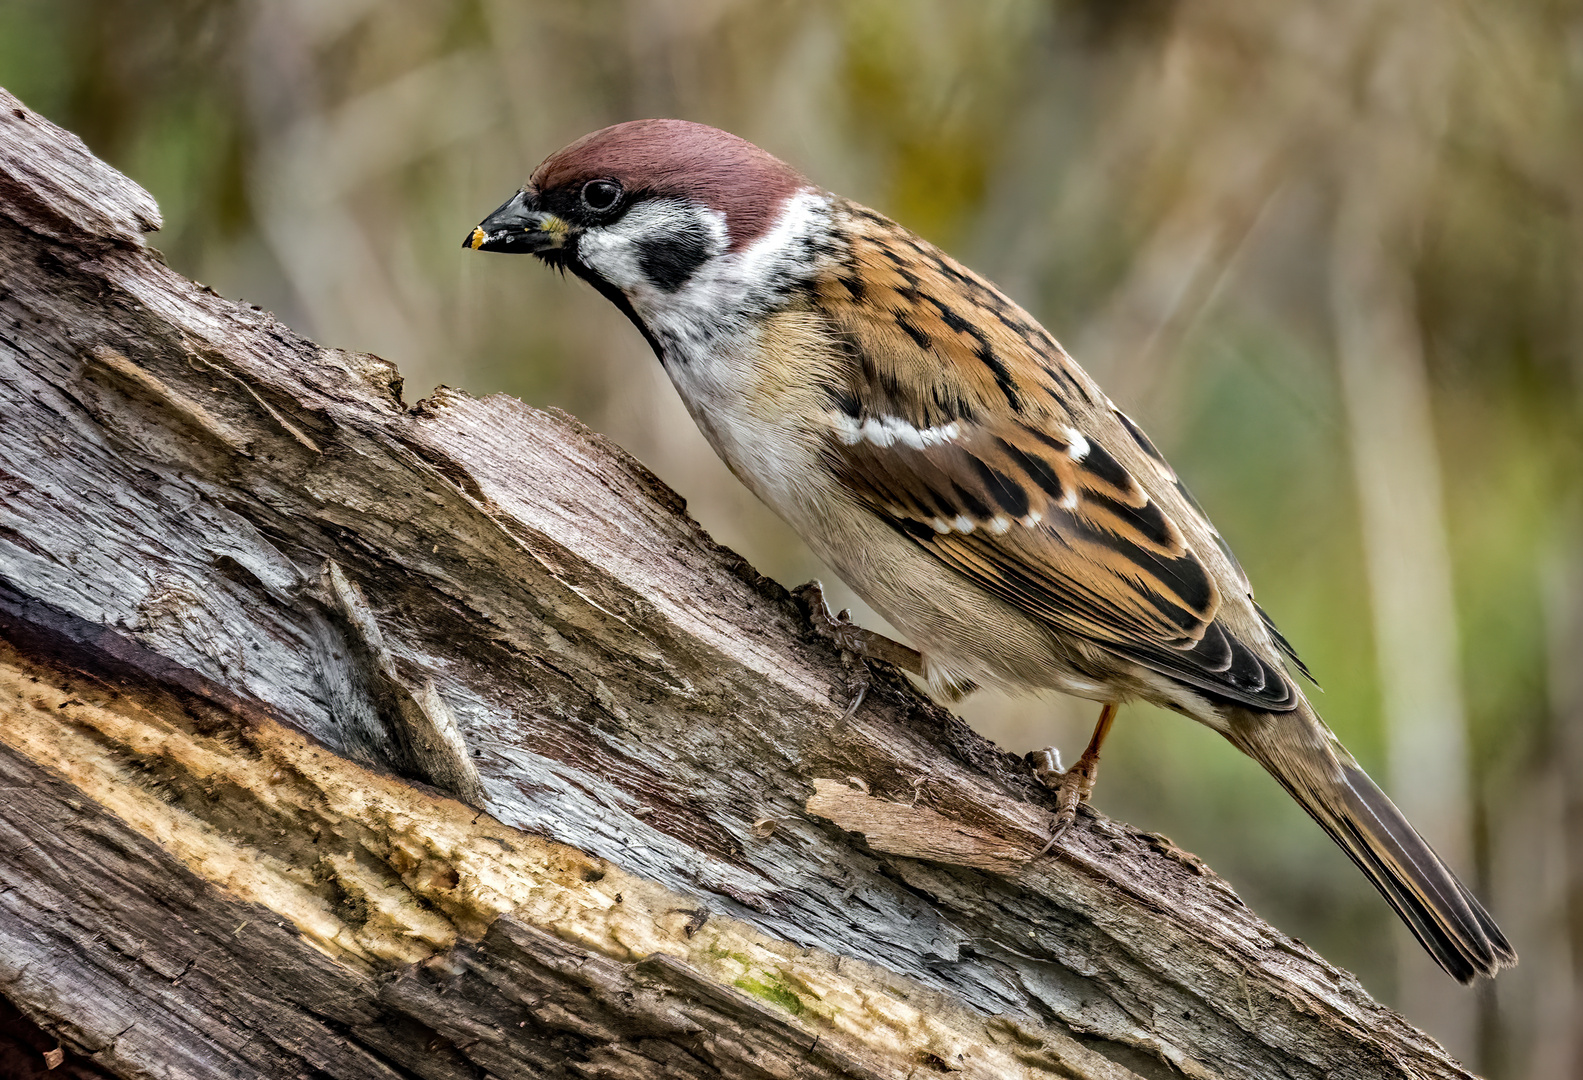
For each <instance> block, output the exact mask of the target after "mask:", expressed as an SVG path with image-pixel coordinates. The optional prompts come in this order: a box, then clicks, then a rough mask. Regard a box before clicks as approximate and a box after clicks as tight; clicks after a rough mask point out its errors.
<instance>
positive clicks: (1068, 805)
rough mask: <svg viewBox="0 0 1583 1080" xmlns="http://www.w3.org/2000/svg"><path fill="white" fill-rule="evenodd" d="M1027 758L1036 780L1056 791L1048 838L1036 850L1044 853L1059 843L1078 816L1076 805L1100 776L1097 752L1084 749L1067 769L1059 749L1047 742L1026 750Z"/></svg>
mask: <svg viewBox="0 0 1583 1080" xmlns="http://www.w3.org/2000/svg"><path fill="white" fill-rule="evenodd" d="M1027 760H1028V762H1029V763H1030V764H1031V765H1032V766H1033V775H1034V776H1036V777H1038V778H1039V782H1040V783H1041V784H1043V785H1044V786H1045V787H1047V788H1050V789H1051V790H1052V791H1054V792H1055V806H1056V810H1055V825H1054V827H1052V828H1051V830H1050V840H1049V842H1048V843H1046V844H1045V845H1044V850H1042V851H1040V852H1039V854H1040V855H1045V854H1048V853H1049V851H1050V849H1051V848H1053V847H1055V845H1056V844H1058V843H1060V841H1061V837H1063V836H1065V835H1066V831H1067V830H1068V829H1070V828H1071V827H1072V823H1073V822H1075V821H1076V820H1077V808H1078V805H1079V804H1081V803H1084V802H1087V801H1088V796H1089V795H1090V794H1091V793H1092V792H1093V790H1094V781H1095V780H1096V779H1098V777H1099V755H1098V754H1094V755H1092V756H1090V755H1089V754H1086V753H1085V754H1084V755H1083V756H1082V757H1080V758H1078V759H1077V762H1076V763H1075V764H1074V765H1073V766H1072V767H1071V768H1070V769H1062V768H1061V751H1059V750H1057V749H1056V748H1055V747H1053V746H1047V747H1045V748H1044V749H1043V750H1035V751H1034V752H1033V753H1031V754H1029V755H1028V758H1027Z"/></svg>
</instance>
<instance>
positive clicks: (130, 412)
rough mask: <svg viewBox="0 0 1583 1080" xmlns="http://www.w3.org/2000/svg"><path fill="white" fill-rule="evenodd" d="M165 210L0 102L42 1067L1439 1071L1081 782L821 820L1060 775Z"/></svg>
mask: <svg viewBox="0 0 1583 1080" xmlns="http://www.w3.org/2000/svg"><path fill="white" fill-rule="evenodd" d="M156 222H157V211H156V210H154V209H153V204H152V200H150V199H149V198H148V196H147V194H146V193H144V192H142V191H141V190H140V189H138V188H137V187H136V185H134V184H132V183H131V182H130V181H128V180H126V179H125V178H123V177H120V176H119V175H118V174H115V173H114V172H113V170H110V169H109V168H108V167H107V166H105V165H103V164H102V163H100V162H97V161H95V160H94V159H93V158H92V157H91V156H89V155H88V153H87V151H86V150H85V149H84V148H83V147H82V145H81V143H80V142H77V141H76V140H75V139H73V138H71V137H70V136H68V135H66V134H65V133H63V132H60V131H59V130H58V129H55V128H53V127H52V126H50V125H48V124H47V122H46V121H43V120H42V119H40V118H38V117H36V116H34V115H33V114H31V113H28V112H27V111H26V109H25V108H24V107H23V106H21V104H20V103H18V102H16V100H15V99H14V98H11V97H9V96H6V95H4V94H3V92H0V637H3V638H4V640H5V642H6V643H7V644H6V649H5V653H4V658H3V659H4V665H3V667H4V671H5V673H6V674H5V681H4V687H5V690H4V692H3V693H0V785H3V786H4V788H5V793H6V796H5V797H4V798H0V830H3V834H4V839H3V841H0V993H3V994H4V996H5V997H6V998H8V999H9V1000H10V1001H11V1002H12V1003H13V1004H15V1005H16V1006H17V1008H19V1009H20V1010H21V1011H22V1013H23V1014H25V1016H26V1017H27V1018H28V1019H29V1020H30V1021H31V1022H33V1023H34V1024H36V1025H38V1026H39V1028H40V1029H42V1030H44V1031H47V1032H49V1033H50V1034H52V1035H54V1036H57V1037H59V1038H60V1039H62V1040H63V1042H64V1044H65V1046H66V1052H67V1054H68V1058H69V1059H75V1058H84V1059H89V1060H91V1061H92V1062H93V1063H94V1064H96V1065H98V1066H100V1067H102V1068H104V1069H106V1070H108V1071H109V1072H110V1073H112V1074H114V1075H117V1076H145V1075H163V1076H193V1077H198V1076H216V1077H218V1076H227V1077H230V1076H249V1075H257V1076H293V1075H308V1074H312V1075H317V1076H333V1077H342V1076H345V1077H353V1076H382V1077H384V1076H390V1077H395V1076H401V1077H407V1076H424V1077H431V1076H432V1077H445V1078H452V1077H456V1078H460V1077H480V1076H488V1075H493V1076H500V1077H505V1076H608V1077H625V1076H634V1077H636V1076H743V1077H748V1076H753V1077H758V1076H794V1075H795V1076H807V1077H816V1076H885V1077H906V1076H926V1075H931V1074H939V1073H946V1074H950V1075H962V1076H1018V1075H1023V1076H1078V1077H1105V1078H1115V1077H1127V1076H1135V1075H1136V1076H1145V1077H1167V1076H1179V1075H1185V1076H1195V1077H1219V1076H1227V1077H1229V1076H1277V1075H1279V1076H1291V1077H1314V1078H1318V1077H1326V1076H1336V1077H1396V1076H1411V1077H1454V1076H1464V1075H1466V1074H1465V1073H1464V1072H1462V1071H1461V1070H1460V1069H1459V1068H1458V1067H1457V1066H1456V1064H1455V1063H1454V1062H1452V1061H1451V1060H1450V1059H1449V1058H1447V1057H1446V1056H1445V1054H1444V1053H1443V1052H1442V1051H1441V1050H1440V1049H1439V1048H1438V1047H1437V1046H1436V1045H1435V1044H1434V1043H1433V1042H1432V1041H1431V1040H1429V1039H1428V1038H1427V1037H1426V1036H1424V1035H1423V1034H1421V1033H1419V1032H1417V1031H1416V1030H1414V1029H1413V1028H1411V1027H1410V1026H1409V1025H1408V1024H1407V1023H1405V1022H1404V1021H1403V1020H1401V1019H1400V1018H1399V1017H1397V1016H1396V1015H1395V1014H1393V1013H1391V1012H1390V1011H1389V1010H1387V1009H1385V1008H1384V1007H1382V1006H1380V1005H1379V1004H1377V1003H1375V1002H1374V1001H1372V1000H1371V999H1370V998H1369V997H1368V996H1367V994H1365V993H1364V992H1363V990H1362V989H1361V987H1359V985H1358V984H1357V982H1356V980H1354V979H1353V978H1352V977H1351V976H1350V975H1348V974H1346V973H1345V972H1342V971H1339V970H1337V969H1336V968H1334V967H1332V966H1331V965H1328V964H1326V963H1325V962H1324V961H1323V960H1322V959H1321V958H1320V957H1318V956H1316V955H1315V954H1314V953H1313V952H1311V951H1310V950H1308V949H1307V948H1305V947H1304V946H1302V945H1301V944H1299V943H1297V942H1295V941H1292V940H1291V939H1289V938H1286V937H1284V936H1283V935H1281V934H1280V933H1279V932H1278V931H1276V930H1275V929H1273V928H1271V927H1270V926H1268V925H1267V924H1265V923H1263V922H1262V921H1260V920H1259V919H1258V918H1257V916H1256V915H1254V914H1253V913H1252V912H1251V911H1249V910H1248V909H1247V908H1246V907H1245V906H1244V905H1243V904H1242V903H1241V902H1240V901H1239V900H1238V899H1237V897H1236V896H1235V895H1234V894H1233V893H1232V891H1231V890H1230V888H1228V887H1227V886H1226V885H1225V884H1224V883H1223V882H1221V881H1220V880H1219V879H1218V878H1216V877H1215V876H1214V875H1213V874H1212V873H1210V872H1208V871H1207V870H1205V869H1204V868H1203V867H1202V866H1201V865H1200V864H1198V863H1197V862H1196V860H1193V859H1191V858H1190V857H1187V856H1184V855H1182V854H1181V853H1179V852H1177V851H1176V850H1175V848H1174V847H1172V846H1171V845H1170V844H1169V842H1167V841H1163V840H1161V839H1160V838H1157V837H1151V836H1148V835H1146V834H1142V833H1139V832H1137V831H1135V830H1133V829H1130V828H1128V827H1127V826H1125V825H1122V824H1119V823H1116V822H1111V821H1108V820H1105V819H1103V818H1101V817H1098V816H1097V815H1094V814H1092V813H1090V812H1087V811H1085V812H1084V814H1083V815H1082V816H1080V818H1079V820H1078V824H1077V826H1076V827H1075V828H1074V829H1073V830H1072V832H1071V833H1070V834H1069V836H1068V837H1067V838H1066V839H1064V840H1063V842H1062V845H1061V846H1060V847H1059V848H1057V849H1056V850H1055V851H1054V852H1052V853H1051V854H1050V855H1049V856H1046V857H1042V858H1031V859H1029V860H1027V861H1026V863H1025V866H1024V868H1023V869H1022V870H1021V872H1020V873H1019V874H1017V875H1016V876H1015V877H1012V876H1009V874H1000V873H992V872H988V871H985V870H982V869H973V868H971V867H967V866H960V865H950V864H948V863H946V862H941V861H937V860H930V859H923V858H914V857H907V856H904V855H899V854H896V853H894V852H887V851H885V850H883V847H882V845H874V844H870V843H868V842H865V841H864V840H863V839H862V838H861V837H860V836H858V835H856V834H853V833H849V832H846V831H843V830H842V829H840V828H837V827H836V826H835V825H833V824H831V823H830V822H829V821H826V820H822V819H819V818H816V817H813V816H811V815H810V814H808V813H807V812H806V810H805V803H806V802H807V800H808V799H809V797H810V796H811V795H813V794H814V784H813V781H814V780H815V779H819V778H845V777H857V778H860V779H861V780H862V781H863V782H864V783H865V784H866V785H867V786H868V788H869V793H870V795H871V796H872V797H873V798H876V799H883V800H886V801H888V802H890V803H896V804H915V805H916V807H918V808H921V809H922V810H925V811H927V812H929V813H930V814H933V815H938V817H939V819H941V820H944V821H948V822H951V823H953V827H960V828H961V829H962V830H966V831H967V832H969V833H971V834H973V835H978V836H984V837H992V838H997V840H998V842H1000V843H1001V844H1003V845H1004V848H1005V849H1006V850H1008V851H1018V850H1022V851H1026V850H1029V849H1031V850H1033V851H1037V850H1038V849H1039V848H1041V847H1042V846H1043V842H1044V837H1045V835H1046V831H1047V829H1048V825H1049V822H1050V820H1051V817H1052V809H1053V807H1052V805H1051V802H1050V799H1049V796H1048V795H1047V794H1046V793H1045V792H1044V791H1042V790H1041V789H1040V788H1039V787H1038V786H1037V785H1036V784H1034V783H1033V782H1032V781H1031V778H1030V777H1029V776H1028V774H1027V772H1026V770H1025V769H1024V768H1023V766H1022V765H1021V763H1020V762H1019V761H1017V760H1016V759H1014V758H1011V757H1009V756H1008V755H1005V754H1003V753H1001V752H1000V751H999V750H998V749H997V748H996V747H994V746H993V745H991V744H989V743H987V742H986V741H985V740H983V739H981V738H980V737H978V736H977V735H975V734H974V733H973V732H972V731H971V730H969V729H968V728H967V727H966V725H965V724H963V723H962V722H961V721H960V720H958V719H957V718H955V717H953V716H951V715H950V714H949V713H947V712H946V711H944V710H943V709H941V708H939V707H938V706H936V705H934V704H932V703H930V702H929V701H927V700H926V699H925V698H923V697H921V696H920V695H919V694H918V693H917V692H916V691H915V690H914V689H913V687H912V686H911V684H910V683H908V682H907V681H906V680H905V679H903V678H902V677H900V676H898V675H896V674H895V673H894V672H891V671H889V670H888V669H885V668H883V667H879V668H876V670H875V675H874V685H873V687H872V689H871V690H870V691H869V693H868V696H867V698H866V700H865V702H864V704H863V707H862V708H861V709H860V710H859V711H858V712H857V714H856V715H855V716H853V717H852V718H850V719H844V718H843V716H842V710H843V708H844V707H845V704H846V701H847V696H848V691H847V679H848V674H849V673H848V671H847V669H846V668H845V667H844V666H843V663H842V660H841V657H840V656H839V655H837V654H836V653H835V652H834V651H833V649H832V647H831V646H830V645H829V644H828V643H826V642H825V641H823V640H821V639H820V638H818V637H817V635H815V634H814V633H813V632H812V631H811V629H810V627H809V624H808V623H807V621H806V619H805V617H804V615H803V613H802V611H801V610H800V609H799V607H798V606H797V605H796V604H795V603H794V602H793V601H792V600H791V598H790V597H789V596H788V594H787V593H786V592H785V590H784V589H782V588H781V587H780V586H779V585H777V584H776V583H774V582H770V581H768V580H766V579H764V578H762V577H760V576H759V575H758V574H757V573H756V572H755V571H754V570H753V569H752V568H751V567H750V566H748V565H747V564H746V563H745V562H744V561H743V560H742V559H741V558H739V557H738V556H736V555H735V554H733V553H732V552H729V551H726V550H724V549H721V548H720V547H718V546H717V545H715V544H714V543H713V542H712V541H711V540H710V539H709V537H708V536H706V535H705V534H704V533H703V532H702V530H700V529H699V528H698V526H697V525H696V523H694V522H693V521H692V520H691V519H690V518H688V517H687V516H686V513H685V507H684V506H683V505H682V503H681V501H680V499H678V498H677V496H676V495H675V494H674V493H672V492H671V491H670V490H669V489H667V488H666V487H665V486H664V485H663V484H662V483H661V482H660V481H659V480H657V479H656V478H655V477H653V476H652V475H650V474H649V473H648V472H647V471H646V470H645V469H643V468H642V466H641V465H639V464H638V463H637V462H635V461H634V460H632V459H631V458H630V457H629V456H628V455H626V454H625V453H623V452H622V451H621V450H620V449H619V448H617V447H615V446H612V445H611V444H610V443H609V442H607V441H606V440H604V439H603V438H601V437H600V436H599V435H597V434H596V433H594V432H591V431H589V430H588V429H587V428H585V427H583V426H582V425H580V424H578V423H577V422H576V421H575V420H573V419H572V418H570V417H567V416H565V415H562V414H558V413H554V412H544V411H539V410H535V409H531V408H529V407H527V406H525V405H523V404H522V403H520V402H518V401H515V400H512V399H509V398H505V397H499V396H497V397H490V398H486V399H482V400H478V399H474V398H471V397H468V396H466V395H464V394H461V393H458V392H455V391H442V392H440V393H438V394H436V395H435V396H434V397H431V398H428V399H426V400H424V401H421V402H417V403H413V404H408V403H406V402H405V401H404V400H403V398H402V396H401V381H400V377H399V375H398V374H397V372H396V371H395V369H394V368H393V367H392V366H391V365H389V364H388V363H386V362H385V361H383V360H380V359H379V358H378V357H373V356H367V355H362V354H355V353H348V352H342V351H338V350H333V349H324V348H320V347H319V346H317V345H315V344H313V343H312V342H309V341H307V340H305V339H303V338H302V337H301V336H299V335H297V334H295V333H293V332H292V331H291V330H289V329H288V328H286V327H284V326H282V325H281V324H279V323H278V322H277V321H275V319H274V318H273V317H271V316H270V315H269V314H268V313H266V312H262V311H259V310H257V309H255V308H252V307H249V306H247V305H244V304H238V303H233V302H231V301H229V300H225V299H223V298H221V297H219V296H216V295H214V294H213V293H212V292H210V291H209V290H207V289H205V288H204V287H202V286H200V285H197V284H196V283H193V282H191V281H188V280H186V279H184V278H182V277H181V276H180V275H178V274H175V273H173V272H172V271H171V270H169V269H168V268H167V267H166V266H165V265H164V264H163V262H162V261H161V260H160V259H159V258H158V257H157V255H156V254H155V253H154V252H153V251H151V250H150V249H149V248H147V247H146V246H144V244H143V243H142V241H141V239H140V238H141V236H142V234H143V232H145V231H146V230H147V229H148V228H150V227H152V225H153V224H154V223H156ZM337 575H339V583H338V581H337ZM349 597H350V598H351V599H348V598H349ZM373 631H377V637H376V636H375V635H374V634H373ZM34 680H37V681H34ZM424 724H427V725H428V726H427V727H426V728H425V727H424ZM452 795H455V796H458V797H459V798H460V799H461V800H465V802H464V801H458V799H457V798H453V797H452ZM468 804H472V805H468ZM930 820H933V819H930ZM766 822H770V823H773V826H772V827H770V826H768V825H766V824H765V823H766ZM914 854H918V853H917V852H914ZM934 854H935V855H940V854H944V853H942V852H934ZM1013 861H1014V862H1015V861H1021V860H1013ZM1008 870H1009V867H1008Z"/></svg>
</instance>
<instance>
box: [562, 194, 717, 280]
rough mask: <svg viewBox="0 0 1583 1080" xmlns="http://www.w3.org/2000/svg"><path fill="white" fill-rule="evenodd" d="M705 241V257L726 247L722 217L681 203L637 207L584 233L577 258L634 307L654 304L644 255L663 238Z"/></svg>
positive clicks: (669, 201)
mask: <svg viewBox="0 0 1583 1080" xmlns="http://www.w3.org/2000/svg"><path fill="white" fill-rule="evenodd" d="M699 235H703V236H705V237H708V239H709V245H710V256H711V257H713V256H715V255H718V254H719V253H720V252H722V251H724V250H725V249H726V246H727V244H728V243H729V240H728V237H727V234H726V219H725V215H724V214H722V213H720V212H719V211H718V210H710V209H708V208H707V207H703V206H698V205H696V204H693V203H688V202H683V201H681V200H680V199H655V200H651V201H647V202H642V203H639V204H638V205H637V206H634V207H633V208H632V209H631V210H629V211H628V212H627V213H626V214H625V215H624V216H622V218H621V220H619V221H616V222H614V223H613V224H610V225H607V226H603V227H600V228H592V229H588V230H586V231H585V232H584V233H583V234H582V236H581V238H580V239H579V240H578V242H577V257H578V259H580V260H581V261H582V263H583V264H584V265H585V266H587V267H588V268H589V269H591V270H593V271H594V272H596V273H597V274H598V275H599V276H600V277H602V278H604V279H605V280H606V281H608V282H610V284H612V285H614V286H615V287H616V288H618V289H620V290H621V291H622V292H625V293H626V294H627V295H628V296H630V297H632V299H633V302H634V303H636V304H639V305H640V306H641V305H645V304H653V303H655V302H657V301H658V299H659V295H658V294H660V290H659V289H657V288H656V287H655V285H654V282H652V281H651V280H649V276H648V275H647V274H646V273H644V270H643V251H644V248H645V247H649V248H652V247H654V246H655V245H657V244H663V243H664V242H665V241H666V239H667V238H672V237H674V238H676V239H678V240H682V239H684V238H691V237H696V236H699Z"/></svg>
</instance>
